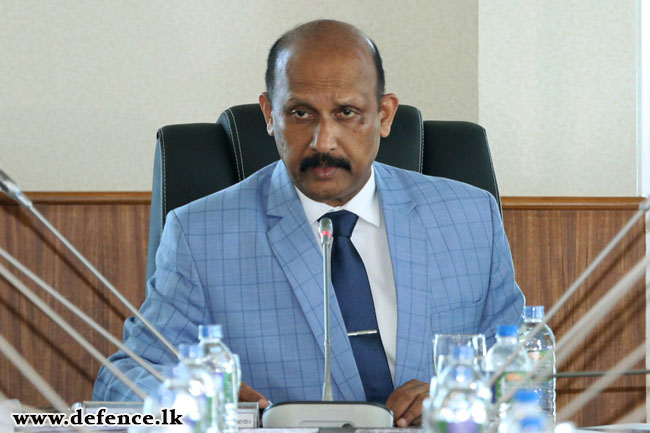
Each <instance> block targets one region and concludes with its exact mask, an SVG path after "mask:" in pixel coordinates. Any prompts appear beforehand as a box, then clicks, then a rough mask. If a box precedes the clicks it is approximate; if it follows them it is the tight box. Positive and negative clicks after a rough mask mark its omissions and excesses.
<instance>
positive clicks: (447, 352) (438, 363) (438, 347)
mask: <svg viewBox="0 0 650 433" xmlns="http://www.w3.org/2000/svg"><path fill="white" fill-rule="evenodd" d="M457 346H467V347H471V348H472V349H474V363H475V364H476V366H477V368H478V369H479V370H481V371H482V370H483V357H484V356H485V335H483V334H436V335H435V337H434V338H433V365H434V367H435V370H436V375H439V374H440V372H442V370H444V368H445V366H446V363H447V362H449V358H450V357H451V355H452V354H453V352H454V347H457Z"/></svg>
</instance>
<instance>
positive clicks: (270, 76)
mask: <svg viewBox="0 0 650 433" xmlns="http://www.w3.org/2000/svg"><path fill="white" fill-rule="evenodd" d="M308 24H309V23H308ZM302 27H303V26H299V27H296V28H294V29H292V30H289V31H288V32H286V33H285V34H283V35H282V36H280V38H279V39H278V40H277V41H275V43H274V44H273V46H272V47H271V50H270V51H269V55H268V57H267V59H266V75H265V79H266V91H267V92H268V94H269V99H270V100H271V101H273V90H274V88H273V87H274V85H275V69H276V68H275V66H276V63H277V61H278V56H279V54H280V51H282V50H283V49H285V48H286V47H287V46H288V45H289V42H291V41H293V40H295V39H296V38H297V37H298V35H299V33H300V30H301V28H302ZM364 37H365V36H364ZM367 39H368V41H369V42H370V46H371V49H372V59H373V61H374V63H375V69H376V70H377V105H379V104H380V103H381V97H382V96H384V86H385V85H386V78H385V77H384V66H383V64H382V61H381V55H380V54H379V48H377V45H376V44H375V43H374V42H373V41H372V40H371V39H369V38H367Z"/></svg>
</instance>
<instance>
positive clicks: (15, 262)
mask: <svg viewBox="0 0 650 433" xmlns="http://www.w3.org/2000/svg"><path fill="white" fill-rule="evenodd" d="M0 256H2V257H4V259H5V260H7V261H8V262H9V263H11V264H12V265H13V266H14V267H15V268H16V269H18V270H19V271H20V272H22V273H23V275H25V276H27V277H28V278H29V279H30V280H32V281H33V282H34V283H36V284H37V285H38V286H39V287H41V288H42V289H43V290H45V291H46V292H47V293H48V294H50V295H51V296H52V297H53V298H54V299H56V300H57V301H59V302H60V303H61V304H63V306H64V307H66V308H67V309H68V310H70V311H72V312H73V313H74V314H75V315H76V316H77V317H79V318H80V319H81V320H83V321H84V322H85V323H86V324H88V325H90V327H91V328H93V329H94V330H95V331H97V332H98V333H99V334H101V335H102V336H103V337H104V338H106V339H107V340H108V341H110V342H111V343H113V344H114V345H115V346H117V348H118V349H120V350H122V351H123V352H124V353H126V354H127V355H129V356H130V357H131V359H133V360H134V361H135V362H137V363H138V364H140V365H141V366H142V367H143V368H144V369H145V370H147V371H148V372H149V373H150V374H151V375H152V376H153V377H155V378H156V379H158V380H159V381H160V382H162V381H163V380H165V376H163V375H162V374H161V373H160V372H159V371H158V370H156V369H155V368H153V366H152V365H151V364H149V363H148V362H147V361H145V360H144V359H143V358H142V357H140V355H138V354H137V353H135V352H134V351H133V350H131V349H130V348H129V347H128V346H126V345H125V344H124V343H122V342H121V341H119V340H118V339H117V338H115V337H114V336H113V334H111V333H110V332H108V331H107V330H106V329H105V328H103V327H102V326H101V325H100V324H99V323H97V322H96V321H94V320H93V319H91V318H90V317H89V316H88V315H87V314H86V313H84V312H83V311H82V310H80V309H79V308H77V306H75V305H74V304H73V303H72V302H70V301H69V300H68V299H66V298H65V296H63V295H61V293H59V292H58V291H57V290H56V289H54V288H53V287H52V286H49V285H48V284H47V283H45V281H43V280H41V279H40V278H39V277H37V276H36V275H35V274H34V273H33V272H32V271H30V270H29V269H28V268H27V267H26V266H25V265H23V264H22V263H20V262H19V261H18V260H16V258H15V257H12V256H11V254H9V253H8V252H7V251H5V250H4V249H3V248H1V247H0Z"/></svg>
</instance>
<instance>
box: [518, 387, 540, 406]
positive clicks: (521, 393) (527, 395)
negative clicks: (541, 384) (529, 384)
mask: <svg viewBox="0 0 650 433" xmlns="http://www.w3.org/2000/svg"><path fill="white" fill-rule="evenodd" d="M515 401H517V402H519V403H537V402H538V401H539V398H538V397H537V394H536V393H535V391H533V390H532V389H528V388H521V389H518V390H517V392H515Z"/></svg>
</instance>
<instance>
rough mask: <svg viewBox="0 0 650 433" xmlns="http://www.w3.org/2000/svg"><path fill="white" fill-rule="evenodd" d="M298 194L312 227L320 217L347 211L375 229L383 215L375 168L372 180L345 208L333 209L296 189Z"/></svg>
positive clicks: (372, 171) (371, 173)
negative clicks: (380, 208)
mask: <svg viewBox="0 0 650 433" xmlns="http://www.w3.org/2000/svg"><path fill="white" fill-rule="evenodd" d="M294 188H295V185H294ZM296 192H297V193H298V197H299V198H300V203H302V207H303V209H304V210H305V215H307V221H308V222H309V224H310V225H312V224H314V223H315V222H316V221H318V219H319V218H320V217H322V216H323V215H325V214H326V213H328V212H335V211H338V210H347V211H350V212H352V213H354V214H356V215H357V216H358V217H359V218H361V219H363V220H365V221H367V222H368V223H370V224H372V225H374V226H375V227H379V224H380V221H381V213H380V210H379V198H378V197H377V186H376V184H375V168H374V166H371V167H370V178H369V179H368V181H367V182H366V184H365V185H364V186H363V188H361V190H360V191H359V192H358V193H357V194H356V195H355V196H354V197H352V199H351V200H350V201H348V202H347V203H345V204H344V205H343V206H338V207H332V206H330V205H328V204H327V203H321V202H318V201H316V200H312V199H311V198H309V197H307V196H306V195H305V194H303V193H302V191H300V190H299V189H298V188H296Z"/></svg>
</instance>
